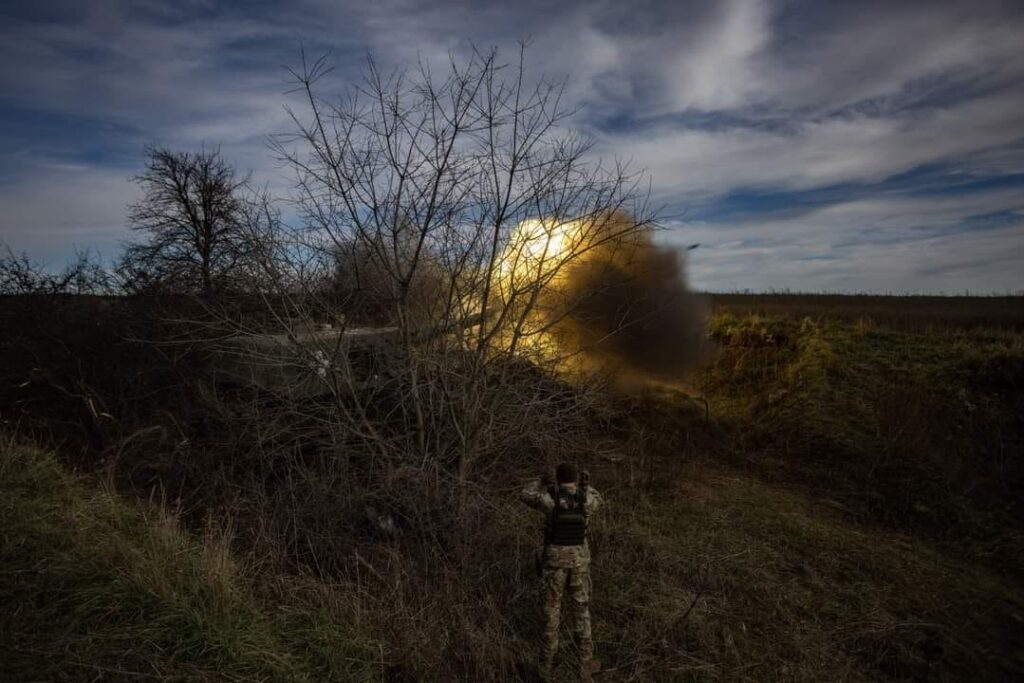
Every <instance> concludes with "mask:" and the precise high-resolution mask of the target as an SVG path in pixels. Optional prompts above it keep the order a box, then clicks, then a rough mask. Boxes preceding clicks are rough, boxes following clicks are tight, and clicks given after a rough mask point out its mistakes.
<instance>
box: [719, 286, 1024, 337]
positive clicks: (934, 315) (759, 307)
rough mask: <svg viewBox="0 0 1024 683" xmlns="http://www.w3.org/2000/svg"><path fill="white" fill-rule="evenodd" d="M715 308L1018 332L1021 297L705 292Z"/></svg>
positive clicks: (893, 325)
mask: <svg viewBox="0 0 1024 683" xmlns="http://www.w3.org/2000/svg"><path fill="white" fill-rule="evenodd" d="M708 296H709V297H710V299H711V302H712V306H713V308H714V310H715V311H716V312H730V313H735V314H738V315H750V314H757V315H782V316H787V317H793V318H803V317H811V318H814V319H819V318H823V319H830V320H843V321H846V322H855V323H860V324H863V325H868V326H871V325H877V326H881V327H885V328H888V329H899V330H912V331H923V332H927V331H930V330H935V329H950V328H961V329H967V328H977V327H989V328H998V329H1009V330H1018V331H1020V330H1024V297H1021V296H991V297H970V296H878V295H870V294H710V295H708Z"/></svg>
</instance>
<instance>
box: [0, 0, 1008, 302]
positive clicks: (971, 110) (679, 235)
mask: <svg viewBox="0 0 1024 683" xmlns="http://www.w3.org/2000/svg"><path fill="white" fill-rule="evenodd" d="M1022 36H1024V4H1022V3H1020V2H985V1H984V0H974V1H972V2H941V1H935V0H933V1H931V2H911V1H908V0H901V1H900V2H870V1H863V0H862V1H858V2H847V3H843V2H822V1H820V0H814V1H808V2H802V1H783V0H708V1H701V2H696V1H695V2H690V1H682V0H677V1H666V0H662V1H660V2H656V1H654V0H646V1H645V0H641V1H637V2H634V1H628V2H627V1H625V0H617V1H615V2H601V1H595V2H569V1H565V2H540V1H539V0H520V1H517V2H514V3H512V2H509V3H505V2H500V3H499V2H487V1H477V2H471V1H468V0H464V1H461V2H456V1H455V0H437V1H434V2H420V1H415V0H374V1H373V2H363V1H360V2H349V1H347V0H344V1H329V0H299V1H298V2H289V3H280V2H270V1H262V2H207V1H194V2H191V1H188V0H179V1H177V2H166V3H161V2H150V1H142V2H104V1H102V0H97V1H95V2H85V1H83V0H78V1H69V2H60V1H51V0H33V1H32V2H19V1H17V0H8V1H7V2H5V3H4V4H3V6H2V8H0V84H2V89H0V130H2V131H3V132H2V134H0V241H3V242H5V243H7V244H8V245H10V246H11V247H12V248H13V249H15V250H16V251H25V252H28V253H29V254H30V255H32V256H34V257H37V258H40V259H43V260H47V261H49V262H51V263H56V264H59V263H60V262H61V261H62V260H63V259H64V258H66V257H67V255H68V254H69V253H70V251H71V250H72V248H73V246H75V245H77V246H80V247H95V248H97V249H99V250H101V251H103V252H105V253H108V254H112V253H114V252H115V251H116V248H117V245H118V243H119V242H120V241H121V240H123V239H125V238H126V237H127V234H128V233H127V228H126V218H125V215H126V210H125V208H126V206H127V204H128V203H130V202H131V201H132V199H133V198H134V197H135V196H136V192H137V189H136V188H135V186H134V185H133V184H132V183H131V182H130V181H129V178H130V177H131V176H132V175H133V174H134V173H135V172H137V171H138V170H139V167H140V165H141V162H142V153H143V149H144V147H145V146H146V145H147V144H149V143H159V144H165V145H169V146H171V147H174V148H180V149H196V148H199V147H201V146H204V145H205V146H206V147H215V146H219V147H220V148H221V150H222V152H223V153H224V155H225V156H226V157H227V158H228V159H229V160H230V161H232V162H233V163H234V164H235V165H236V166H237V167H238V168H240V169H242V170H250V169H251V170H252V171H253V173H254V176H255V178H256V179H257V180H259V181H261V182H265V183H268V184H269V185H270V186H271V187H272V188H273V189H274V191H275V192H276V193H278V194H279V195H280V196H282V197H285V196H287V194H288V192H289V178H288V176H287V173H286V172H285V171H284V170H282V169H281V168H278V167H277V165H276V164H275V162H274V160H273V157H272V155H271V154H270V153H269V151H268V150H267V148H266V146H265V143H264V140H265V138H266V136H267V135H269V134H273V133H279V132H286V131H289V130H291V126H290V124H289V121H288V118H287V115H286V114H285V112H284V109H283V107H284V105H286V104H288V103H289V102H291V101H293V97H294V96H293V95H289V94H287V90H288V89H289V85H288V76H287V73H286V71H285V68H284V67H285V66H288V65H295V64H296V63H297V61H298V54H299V48H300V45H301V46H304V47H305V49H306V51H307V52H310V53H314V54H316V53H320V52H322V51H325V50H330V52H331V61H332V63H333V64H334V65H335V67H336V71H335V72H334V73H333V74H332V77H331V78H332V81H331V83H330V84H329V85H330V87H332V88H336V89H337V90H338V92H339V93H340V91H341V89H342V88H343V87H344V86H345V84H346V82H352V81H354V80H355V79H356V78H357V77H358V74H359V70H360V68H361V65H362V63H363V60H364V58H365V55H366V54H367V52H371V53H372V54H373V55H374V56H375V58H377V59H378V60H379V61H380V62H382V63H384V64H386V65H393V66H401V65H410V64H413V63H415V61H416V60H418V59H424V60H427V61H432V60H445V59H447V55H448V54H449V53H454V54H456V55H458V54H462V53H465V52H466V51H467V50H468V49H469V44H470V41H473V42H475V43H477V44H479V45H484V46H487V45H497V46H498V47H499V48H500V49H502V50H503V51H504V54H507V55H509V57H512V53H513V50H514V49H515V43H516V41H517V40H519V39H523V38H528V39H529V40H530V41H531V47H530V49H529V51H528V54H527V68H528V70H530V71H531V72H532V73H534V74H538V75H539V74H542V73H543V74H546V75H548V76H552V77H566V78H568V79H569V80H568V83H569V91H568V96H569V100H570V103H571V104H573V105H576V106H578V107H579V110H578V114H577V115H576V117H575V118H574V119H573V121H572V125H573V126H574V127H575V128H578V129H580V130H583V131H585V132H586V133H588V134H590V135H592V136H593V137H594V139H595V141H596V146H595V151H594V154H595V156H601V157H612V156H618V157H623V158H627V159H631V160H632V163H633V165H634V167H636V168H642V169H645V170H646V171H647V172H648V173H649V174H650V178H651V183H652V188H653V192H654V194H655V198H656V201H657V203H659V204H663V205H665V207H666V225H667V228H668V229H667V230H666V231H665V232H664V233H662V235H661V239H662V240H663V241H664V242H666V243H678V244H681V245H683V244H690V243H694V242H699V243H700V244H701V245H702V246H701V247H700V248H699V249H697V250H696V251H694V252H692V255H691V262H690V269H689V270H690V276H691V279H692V282H693V284H694V285H695V286H697V287H699V288H703V289H712V290H726V291H729V290H742V289H752V290H766V289H776V290H778V289H790V290H800V291H821V290H826V291H875V292H942V291H944V292H963V291H965V290H969V291H971V292H978V293H983V292H984V293H988V292H997V293H1003V292H1007V291H1014V292H1018V291H1024V275H1022V273H1024V267H1022V265H1024V49H1021V44H1024V38H1022Z"/></svg>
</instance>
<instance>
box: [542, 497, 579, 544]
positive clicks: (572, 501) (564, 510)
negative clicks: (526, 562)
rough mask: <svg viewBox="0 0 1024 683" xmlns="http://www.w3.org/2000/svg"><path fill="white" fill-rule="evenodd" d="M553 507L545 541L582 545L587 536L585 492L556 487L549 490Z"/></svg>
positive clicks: (548, 542)
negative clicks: (572, 491) (554, 489)
mask: <svg viewBox="0 0 1024 683" xmlns="http://www.w3.org/2000/svg"><path fill="white" fill-rule="evenodd" d="M551 497H552V498H553V499H554V501H555V508H554V509H553V510H552V511H551V516H550V517H548V527H547V534H546V536H545V541H546V542H547V544H548V545H583V541H584V540H585V539H586V537H587V510H586V500H587V493H586V491H585V490H584V489H582V488H580V489H577V490H576V492H575V493H571V492H569V491H565V490H563V489H558V490H557V491H552V492H551Z"/></svg>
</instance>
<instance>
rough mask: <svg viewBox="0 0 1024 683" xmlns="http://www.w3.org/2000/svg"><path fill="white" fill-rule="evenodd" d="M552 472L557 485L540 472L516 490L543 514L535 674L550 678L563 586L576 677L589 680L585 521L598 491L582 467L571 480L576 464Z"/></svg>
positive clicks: (597, 499)
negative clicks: (576, 653) (540, 627)
mask: <svg viewBox="0 0 1024 683" xmlns="http://www.w3.org/2000/svg"><path fill="white" fill-rule="evenodd" d="M555 478H556V480H557V484H558V485H557V486H551V485H550V477H549V476H548V475H545V476H543V477H538V478H537V479H534V480H533V481H531V482H530V483H529V484H527V486H526V488H524V489H523V491H522V499H523V502H525V503H526V504H527V505H529V506H530V507H533V508H536V509H538V510H541V511H542V512H544V513H546V514H547V516H548V520H547V527H546V530H545V534H544V551H543V555H542V556H541V559H540V563H539V569H540V572H541V582H542V587H541V595H542V605H543V609H544V616H545V619H546V624H545V627H544V636H543V640H542V642H541V649H540V678H541V680H542V681H550V680H551V675H552V669H553V666H554V660H555V652H557V650H558V624H559V621H560V617H561V610H562V593H563V592H568V594H569V605H570V611H571V613H572V623H573V630H574V632H575V635H576V641H577V644H578V646H579V649H580V662H579V664H580V680H582V681H590V680H591V672H592V671H593V669H594V662H593V655H594V642H593V640H591V636H590V548H589V547H588V545H587V524H588V522H589V519H590V516H591V515H592V514H593V513H594V511H595V510H597V508H598V507H600V505H601V495H600V494H599V493H598V492H597V491H596V490H595V489H593V488H592V487H591V486H590V475H589V474H588V473H587V472H583V473H582V476H581V477H580V478H579V479H580V481H579V482H578V483H577V470H576V467H575V466H574V465H571V464H569V463H562V464H560V465H559V466H558V469H557V470H556V475H555ZM566 589H568V590H567V591H566Z"/></svg>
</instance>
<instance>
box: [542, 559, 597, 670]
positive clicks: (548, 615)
mask: <svg viewBox="0 0 1024 683" xmlns="http://www.w3.org/2000/svg"><path fill="white" fill-rule="evenodd" d="M565 593H568V598H569V600H568V602H569V612H570V616H571V622H572V630H573V634H574V635H575V638H576V644H577V646H578V647H579V654H580V662H579V664H580V673H581V676H582V677H583V680H588V681H589V680H590V661H591V659H592V658H593V656H594V642H593V640H592V639H591V635H590V566H589V564H580V565H577V566H574V567H553V566H551V565H547V566H545V567H544V575H543V578H542V587H541V599H542V603H541V604H542V608H543V610H544V618H545V625H544V635H543V638H542V640H541V648H540V669H541V674H542V676H546V677H550V676H551V671H552V667H553V666H554V661H555V653H556V652H557V651H558V626H559V624H560V622H561V617H562V596H563V595H564V594H565Z"/></svg>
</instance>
